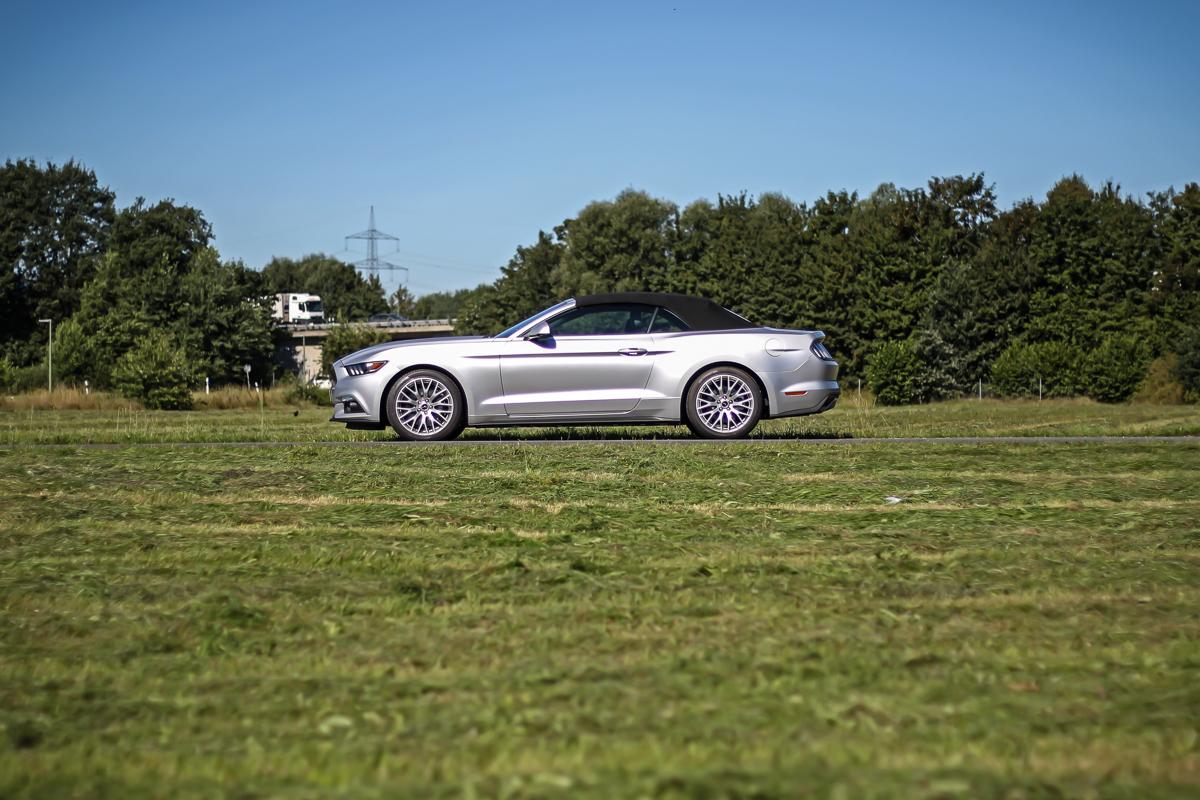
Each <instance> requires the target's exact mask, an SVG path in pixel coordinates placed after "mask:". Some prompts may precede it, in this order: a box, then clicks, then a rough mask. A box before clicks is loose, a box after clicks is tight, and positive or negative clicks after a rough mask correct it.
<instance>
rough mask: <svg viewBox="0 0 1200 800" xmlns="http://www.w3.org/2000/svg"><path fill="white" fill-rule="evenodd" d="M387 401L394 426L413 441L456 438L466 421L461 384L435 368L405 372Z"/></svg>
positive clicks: (388, 394) (391, 389)
mask: <svg viewBox="0 0 1200 800" xmlns="http://www.w3.org/2000/svg"><path fill="white" fill-rule="evenodd" d="M385 402H386V406H385V408H386V410H387V419H388V422H389V423H390V424H391V426H392V428H393V430H395V431H396V433H397V434H398V435H399V436H400V438H401V439H407V440H409V441H413V442H437V441H442V440H444V439H453V438H454V437H455V436H458V434H459V433H461V432H462V429H463V426H464V424H465V422H466V408H465V406H466V403H464V401H463V396H462V392H461V391H460V390H459V388H458V384H456V383H455V382H454V381H453V380H452V379H451V378H450V376H449V375H446V374H445V373H444V372H439V371H438V370H434V369H418V370H413V371H412V372H409V373H406V374H404V375H402V376H401V377H400V379H399V380H397V381H396V382H395V383H393V384H392V388H390V389H389V390H388V393H387V398H386V401H385Z"/></svg>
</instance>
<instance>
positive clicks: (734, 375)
mask: <svg viewBox="0 0 1200 800" xmlns="http://www.w3.org/2000/svg"><path fill="white" fill-rule="evenodd" d="M686 403H687V405H686V411H687V423H688V427H689V428H691V429H692V432H693V433H695V434H696V435H697V436H702V437H704V438H705V439H741V438H743V437H745V436H748V435H749V434H750V431H752V430H754V426H755V425H757V424H758V420H759V418H760V417H762V407H763V399H762V392H761V391H759V388H758V382H757V381H755V380H754V378H753V377H751V375H750V373H748V372H746V371H745V370H744V369H738V368H737V367H713V368H712V369H709V370H705V371H704V373H702V374H701V375H700V376H699V377H698V378H696V380H694V381H692V385H691V386H690V387H689V388H688V393H687V400H686Z"/></svg>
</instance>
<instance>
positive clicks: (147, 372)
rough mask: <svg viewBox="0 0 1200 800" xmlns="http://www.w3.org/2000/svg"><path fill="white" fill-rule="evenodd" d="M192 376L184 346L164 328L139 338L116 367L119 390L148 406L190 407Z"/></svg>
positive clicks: (182, 408) (116, 381)
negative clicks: (164, 330) (168, 334)
mask: <svg viewBox="0 0 1200 800" xmlns="http://www.w3.org/2000/svg"><path fill="white" fill-rule="evenodd" d="M193 378H194V376H193V374H192V368H191V365H190V364H189V363H188V360H187V354H186V353H184V351H183V348H182V347H180V346H179V345H178V344H177V343H175V342H174V341H172V340H171V339H170V338H169V337H168V336H167V335H166V334H165V333H161V332H155V333H151V334H149V335H147V336H144V337H142V338H141V339H139V340H138V341H137V342H136V343H134V346H133V348H132V349H130V350H129V351H128V352H126V353H125V355H123V356H121V357H120V358H119V359H118V360H117V364H116V366H115V367H114V368H113V384H114V386H115V387H116V389H117V391H119V392H120V393H121V394H123V395H125V396H126V397H130V398H133V399H135V400H140V401H141V402H142V403H143V404H145V406H146V407H147V408H161V409H169V410H173V411H177V410H184V409H189V408H191V407H192V390H191V383H192V381H193Z"/></svg>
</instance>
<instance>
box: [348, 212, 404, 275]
mask: <svg viewBox="0 0 1200 800" xmlns="http://www.w3.org/2000/svg"><path fill="white" fill-rule="evenodd" d="M351 239H366V240H367V257H366V258H364V259H363V260H361V261H355V262H354V268H355V269H361V270H365V271H366V273H367V274H368V275H374V276H375V277H377V278H378V277H379V271H380V270H386V271H388V272H395V271H396V270H404V283H405V285H407V284H408V267H402V266H400V265H399V264H393V263H392V262H390V261H384V260H383V259H381V258H380V257H379V242H380V241H390V242H398V241H400V238H399V237H398V236H392V235H391V234H390V233H384V232H383V231H380V230H378V229H376V227H375V206H371V222H370V225H369V226H368V227H367V229H366V230H365V231H362V232H361V233H355V234H352V235H350V236H347V237H346V248H347V249H349V246H350V240H351Z"/></svg>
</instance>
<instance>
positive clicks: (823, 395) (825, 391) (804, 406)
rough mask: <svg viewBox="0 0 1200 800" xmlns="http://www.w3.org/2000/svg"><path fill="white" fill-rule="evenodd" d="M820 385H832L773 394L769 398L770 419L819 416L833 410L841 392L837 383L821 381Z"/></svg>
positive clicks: (806, 387) (792, 389)
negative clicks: (809, 415) (808, 415)
mask: <svg viewBox="0 0 1200 800" xmlns="http://www.w3.org/2000/svg"><path fill="white" fill-rule="evenodd" d="M821 383H824V384H832V385H824V386H811V387H810V386H807V385H806V386H805V387H803V388H794V387H788V390H787V391H786V392H784V391H779V392H775V393H774V394H773V396H772V398H771V418H772V419H775V418H778V417H802V416H805V415H807V414H821V413H824V412H826V411H828V410H829V409H831V408H833V407H834V406H835V405H837V401H838V397H840V396H841V394H842V390H841V388H839V387H838V384H837V381H822V382H821ZM800 392H803V394H800Z"/></svg>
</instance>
